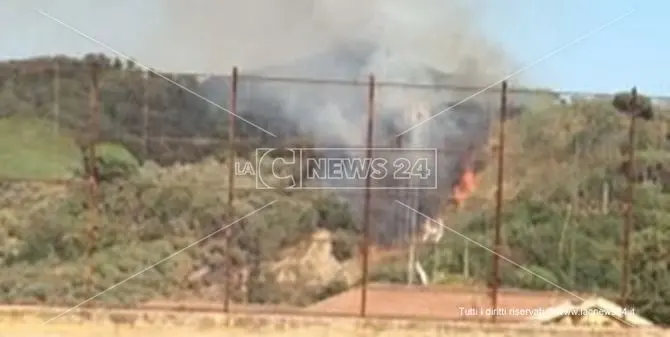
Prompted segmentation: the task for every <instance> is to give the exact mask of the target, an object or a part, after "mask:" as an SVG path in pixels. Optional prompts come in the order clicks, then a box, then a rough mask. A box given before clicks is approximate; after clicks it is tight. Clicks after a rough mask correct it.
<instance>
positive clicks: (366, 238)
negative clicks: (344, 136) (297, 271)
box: [361, 74, 375, 317]
mask: <svg viewBox="0 0 670 337" xmlns="http://www.w3.org/2000/svg"><path fill="white" fill-rule="evenodd" d="M374 115H375V76H374V75H372V74H370V79H369V86H368V129H367V135H366V137H367V139H366V148H367V151H366V152H367V153H366V156H367V157H368V158H372V146H373V142H372V140H373V130H374V118H375V116H374ZM371 183H372V182H371V177H370V175H367V176H366V177H365V201H364V204H363V247H362V253H363V275H362V285H361V317H365V314H366V307H367V295H368V268H369V265H368V264H369V263H370V261H369V259H370V256H369V252H370V251H369V249H370V215H371V214H370V199H372V193H371V192H372V191H371V190H370V186H371Z"/></svg>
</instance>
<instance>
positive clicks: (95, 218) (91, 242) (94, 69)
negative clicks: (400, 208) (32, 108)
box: [84, 60, 100, 290]
mask: <svg viewBox="0 0 670 337" xmlns="http://www.w3.org/2000/svg"><path fill="white" fill-rule="evenodd" d="M99 71H100V65H99V64H98V61H97V60H95V61H93V62H92V63H91V69H90V81H91V82H90V101H89V105H90V111H91V115H90V120H89V127H88V129H89V130H88V131H89V134H88V139H87V143H88V144H86V146H87V148H86V151H87V152H88V153H87V154H85V155H86V156H87V160H86V163H84V165H86V166H87V168H86V172H87V177H86V178H87V179H88V181H87V183H88V187H89V188H88V191H89V194H88V196H89V207H90V212H91V213H90V215H91V219H90V221H89V225H88V228H87V232H88V233H87V234H88V235H87V236H88V247H87V252H86V255H87V257H88V259H89V261H91V262H90V264H89V266H88V272H89V275H88V276H89V282H90V283H89V285H90V286H91V290H93V289H94V284H93V273H94V270H95V266H93V264H92V260H93V254H94V253H95V242H96V238H97V231H98V226H99V220H100V218H99V214H98V211H99V210H98V200H97V199H98V184H99V183H100V181H99V179H100V177H99V171H98V166H97V156H96V148H95V146H96V144H97V141H98V139H99V137H100V81H99Z"/></svg>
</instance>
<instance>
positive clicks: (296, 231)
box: [0, 56, 670, 324]
mask: <svg viewBox="0 0 670 337" xmlns="http://www.w3.org/2000/svg"><path fill="white" fill-rule="evenodd" d="M89 57H91V56H89ZM31 62H32V63H42V64H51V63H53V62H56V61H54V60H51V59H38V60H33V61H30V62H29V61H25V63H26V64H32V63H31ZM57 62H60V63H59V64H61V65H62V67H63V69H64V70H63V71H62V73H61V78H60V82H61V94H60V96H59V97H60V104H61V114H60V116H59V123H58V125H59V134H58V136H56V135H55V133H54V116H53V115H52V113H51V111H52V106H51V104H52V103H53V101H54V100H53V99H54V98H53V97H52V96H53V95H52V94H51V91H50V90H51V88H52V85H53V78H52V77H50V76H49V75H48V73H45V74H42V75H40V76H37V75H29V74H22V75H20V76H19V75H17V74H16V72H13V71H12V68H11V67H10V65H9V64H6V63H5V64H0V84H1V86H0V88H2V89H1V90H2V91H0V108H1V109H0V117H1V118H0V138H1V139H0V140H1V141H0V164H1V169H0V175H3V176H7V177H13V178H64V177H69V176H79V177H81V176H82V175H83V174H84V171H83V170H82V163H83V160H82V153H81V150H80V149H79V147H78V146H77V142H79V141H80V140H81V139H83V138H84V137H83V135H85V134H86V133H85V131H86V130H88V128H87V125H88V120H89V117H90V116H89V111H88V106H87V101H86V97H87V81H86V77H85V76H82V75H81V74H82V72H83V71H84V69H85V67H84V64H83V63H82V62H81V60H74V59H66V58H59V59H57ZM68 67H69V68H68ZM75 68H76V69H79V70H76V69H75ZM67 69H72V70H67ZM75 70H76V71H75ZM170 76H171V77H172V78H174V79H175V80H178V81H181V82H183V83H186V84H187V86H188V87H191V88H194V90H196V91H197V92H200V93H203V94H205V93H207V92H211V91H212V89H213V88H212V87H208V86H212V85H213V86H214V87H216V88H218V89H217V90H218V92H221V88H220V85H221V83H218V84H217V83H212V82H198V81H197V80H196V79H195V78H194V77H193V76H186V75H184V76H182V75H174V74H171V75H170ZM144 86H145V83H144V82H143V80H142V78H141V76H140V75H139V73H138V72H137V71H135V70H134V69H133V68H132V66H127V65H125V64H123V63H122V62H118V61H114V60H108V63H107V68H106V70H105V74H104V76H103V92H102V98H103V109H102V110H103V114H102V119H101V130H102V132H101V143H102V144H101V145H99V146H98V148H97V149H98V151H97V152H98V153H99V156H98V158H97V163H98V165H99V166H100V168H101V171H102V174H101V177H102V178H101V180H102V181H101V186H100V191H99V192H100V195H99V199H98V203H97V204H96V207H97V208H96V209H94V208H92V207H91V205H90V203H89V202H88V200H89V198H88V194H87V190H86V189H83V188H81V186H70V187H65V186H53V185H46V184H40V183H28V182H22V183H0V267H1V268H2V270H3V272H2V273H0V300H3V301H5V302H23V301H38V302H47V303H59V302H60V303H62V302H68V303H73V302H76V301H80V300H83V299H86V298H87V297H89V296H92V295H93V294H95V293H96V292H97V291H100V290H103V289H105V288H106V287H108V286H111V285H112V284H114V282H118V281H120V280H123V279H124V278H126V277H128V276H129V275H132V274H134V273H136V272H137V271H139V270H142V269H143V268H145V267H146V266H148V265H151V264H153V263H155V262H156V261H158V260H160V259H161V258H163V257H166V256H169V255H170V254H172V253H173V252H174V251H176V250H178V249H181V248H182V247H185V246H187V245H189V244H191V243H192V242H194V241H196V240H198V239H199V238H202V237H204V236H207V235H209V234H211V233H212V232H214V231H216V230H217V229H220V228H221V226H223V224H225V223H229V222H230V221H232V220H233V219H236V218H239V217H241V216H244V215H246V214H248V213H249V212H251V211H253V210H254V209H256V208H258V207H261V206H263V205H265V204H267V203H269V202H272V201H275V203H274V204H273V205H271V206H270V207H268V209H267V210H263V211H262V212H259V213H258V214H255V215H253V216H251V217H249V218H246V219H244V220H243V221H241V222H240V224H239V226H237V225H236V226H234V230H233V238H232V241H231V247H230V249H231V251H232V252H233V254H232V255H233V261H232V263H233V265H234V274H235V275H236V276H239V278H237V279H238V280H239V279H244V277H243V276H246V281H245V282H242V281H236V282H237V283H236V284H235V287H233V289H235V291H234V294H232V295H233V297H234V298H235V299H236V300H237V301H242V300H243V299H245V300H248V301H250V302H260V303H267V302H282V303H292V304H305V303H309V302H310V301H314V300H316V299H317V298H322V297H323V296H325V294H324V292H329V291H330V290H329V289H332V288H333V287H332V285H333V284H325V283H324V284H316V283H314V282H312V283H310V282H308V281H311V280H301V281H305V283H304V284H310V286H309V287H308V286H305V287H303V286H300V287H296V286H295V284H288V285H287V284H286V283H282V282H279V281H278V280H276V279H274V278H273V275H272V273H270V272H269V271H268V270H267V269H266V268H264V267H263V266H265V265H267V263H266V262H272V260H273V259H275V258H276V257H278V256H281V255H282V254H281V252H282V251H284V250H285V249H286V248H289V247H294V246H295V245H296V244H297V243H298V242H300V241H301V240H303V239H304V238H305V237H307V236H308V235H309V234H310V233H312V232H314V231H315V230H317V229H319V228H320V229H327V230H328V231H330V232H331V233H333V237H334V241H335V242H334V246H335V250H336V251H335V252H334V255H336V257H337V258H338V259H339V260H347V259H350V258H351V257H352V255H354V254H356V251H357V248H356V244H357V243H358V242H359V241H358V240H359V239H358V234H359V229H358V228H359V226H358V225H359V224H357V223H355V221H354V220H353V218H354V216H353V215H352V214H350V211H349V208H350V207H349V205H347V204H346V203H344V202H343V201H342V200H341V199H339V198H336V197H335V196H334V195H332V194H330V193H325V192H324V191H299V192H289V191H282V190H269V191H260V190H254V189H253V187H254V186H255V181H254V180H253V179H252V178H250V177H236V179H235V184H236V186H237V187H239V189H238V190H237V192H236V194H235V202H234V204H233V208H232V209H231V208H229V207H228V206H227V200H228V192H227V187H228V177H227V167H228V166H227V163H228V160H230V157H229V153H227V152H226V151H224V149H225V148H226V143H225V142H224V141H218V140H225V139H226V129H227V116H226V115H225V114H222V113H219V112H218V111H213V110H212V109H211V107H208V105H207V104H202V102H201V101H200V99H198V98H197V97H194V96H192V95H190V96H189V95H185V94H184V93H183V92H179V91H178V90H176V89H175V87H174V86H173V85H171V84H169V83H167V82H166V81H164V80H162V79H159V78H151V79H150V80H149V81H148V82H147V83H146V87H147V88H148V89H149V90H148V96H149V97H150V98H149V107H148V110H149V116H150V118H151V123H150V124H149V125H150V126H149V130H148V131H149V133H150V134H151V135H152V136H154V137H155V138H153V139H150V140H148V141H147V143H146V144H145V143H144V139H143V135H144V131H145V130H143V129H142V117H141V116H142V114H143V113H142V112H143V108H144V106H143V101H142V97H143V91H142V88H143V87H144ZM545 97H546V96H545ZM219 100H220V102H221V104H226V103H227V101H226V100H227V98H226V96H225V95H223V97H219ZM246 108H248V109H249V111H245V114H246V115H245V116H251V117H249V118H251V119H252V120H253V121H255V122H258V123H259V124H260V125H275V124H276V123H280V122H282V121H281V120H279V119H276V118H278V117H276V116H274V115H272V114H267V115H266V116H269V117H267V118H266V117H263V114H261V113H257V114H256V112H258V111H254V110H253V108H254V107H253V106H251V107H248V106H247V107H246ZM656 112H657V114H656V116H655V117H654V119H653V120H651V121H642V120H641V121H640V123H639V129H638V141H637V142H636V145H635V146H636V150H637V153H638V162H637V163H636V167H637V168H638V170H637V173H638V174H636V181H637V184H636V188H635V192H636V202H635V209H634V210H635V212H634V232H633V237H632V242H633V246H632V248H631V256H632V259H631V261H632V262H631V267H632V279H633V283H632V285H631V299H632V304H633V305H634V306H635V308H636V309H639V311H640V313H642V314H643V315H645V316H647V317H649V318H651V319H653V320H655V321H657V322H662V323H666V324H670V274H669V273H668V271H669V270H670V255H668V253H667V252H668V248H667V247H670V234H669V233H670V158H669V156H668V153H669V152H668V151H669V150H670V144H669V143H670V142H669V141H668V139H669V137H668V129H667V126H668V121H669V120H670V114H669V112H668V111H662V110H660V109H657V111H656ZM264 118H265V119H264ZM270 118H275V119H272V120H269V119H270ZM273 123H274V124H273ZM627 123H628V118H627V117H626V116H624V115H623V114H621V113H619V112H617V111H615V110H614V108H613V107H612V104H611V99H610V98H604V99H597V98H583V99H573V100H572V101H571V102H569V103H562V104H559V103H556V102H549V101H547V102H541V103H540V102H539V101H538V102H535V103H533V104H532V105H530V106H526V107H525V108H524V109H523V112H522V113H521V114H520V115H519V116H517V117H516V118H514V119H512V120H510V121H508V122H507V124H506V128H507V140H506V145H507V146H506V163H507V164H506V167H505V177H504V199H505V204H504V209H503V211H504V214H503V215H504V223H503V237H504V247H503V249H504V253H505V256H507V257H509V258H510V259H511V260H513V261H514V262H515V263H517V264H519V265H522V266H524V268H525V269H520V268H519V267H518V266H514V265H512V264H509V263H504V264H503V268H502V269H503V273H502V274H503V283H504V284H505V285H506V286H512V287H521V288H531V289H555V288H556V285H559V286H560V287H563V288H565V289H570V290H571V291H576V292H593V293H599V294H602V295H606V296H616V294H617V291H618V289H619V282H620V270H619V269H620V261H621V260H620V255H619V243H620V238H619V236H620V232H621V228H622V222H623V217H622V214H623V210H624V208H625V201H626V199H625V195H626V194H625V191H626V184H625V177H624V175H623V172H624V170H623V169H622V167H625V165H626V162H625V160H626V153H627V151H628V145H627ZM282 125H284V124H282ZM291 127H292V126H291V125H289V126H288V127H287V129H290V128H291ZM493 131H494V134H495V131H496V130H493ZM299 136H305V135H301V134H297V133H293V134H289V135H288V137H299ZM188 137H191V138H193V137H198V139H199V141H191V142H185V141H179V139H181V140H183V139H184V138H188ZM175 139H176V140H175ZM305 141H307V142H309V141H310V140H309V139H306V140H305ZM263 142H268V140H267V139H263V138H262V137H259V135H258V134H255V133H254V132H253V131H252V130H249V128H247V129H245V128H244V127H240V132H239V134H238V143H239V144H240V147H239V149H238V152H239V158H238V160H240V161H241V164H243V161H245V160H249V161H251V162H253V161H255V160H256V158H255V157H254V155H253V151H251V149H253V148H254V147H255V146H257V145H258V144H263ZM495 142H496V140H495V139H490V140H489V141H488V145H487V146H485V147H483V148H481V149H478V151H477V152H478V153H477V154H476V155H477V157H479V158H484V159H485V161H486V162H487V165H484V166H485V167H484V168H483V170H482V171H481V172H479V173H478V177H477V181H478V186H477V188H476V190H475V191H474V193H473V195H472V196H471V197H470V198H469V199H468V200H467V201H466V203H465V206H464V209H463V210H462V211H460V212H453V211H449V210H445V212H444V215H445V216H444V217H445V224H447V225H449V226H452V227H453V228H454V229H456V230H458V231H459V233H461V234H463V235H466V236H468V237H470V238H471V239H473V240H475V241H477V242H479V243H481V244H482V245H484V246H486V247H492V244H491V243H492V240H491V239H492V230H493V209H494V205H495V204H494V195H495V182H496V167H495V163H494V162H493V159H492V158H495V156H494V155H495V151H496V144H495ZM145 145H146V146H145ZM265 169H267V168H265ZM289 169H291V168H289ZM261 171H263V169H261ZM267 173H268V172H265V171H263V172H261V174H267ZM395 206H397V205H394V206H393V207H395ZM398 207H400V206H398ZM385 211H389V212H390V211H395V210H392V209H391V206H389V208H388V209H387V210H385ZM92 224H98V225H99V226H98V227H97V231H96V232H95V235H94V236H91V231H90V228H91V225H92ZM227 248H228V247H226V245H225V242H224V240H223V239H222V237H221V235H220V233H219V234H217V235H214V236H213V237H212V238H211V239H209V240H206V241H205V242H203V243H201V244H199V245H197V246H196V247H193V248H192V249H189V250H187V251H185V252H184V253H183V254H180V255H178V256H177V257H175V258H174V259H170V261H168V262H166V263H164V264H161V265H160V266H158V267H157V268H156V269H154V270H151V271H149V272H146V273H143V274H142V275H140V276H138V277H137V278H136V279H134V280H133V281H131V282H128V283H127V284H124V285H123V286H120V287H118V289H115V290H114V291H110V292H109V293H107V294H105V295H104V296H101V297H100V298H97V299H96V300H97V301H108V302H124V303H137V302H138V301H141V300H148V299H156V298H174V297H179V296H180V297H188V298H198V299H209V300H216V301H220V300H221V291H222V284H221V279H222V277H223V276H222V266H223V264H224V260H223V258H224V253H223V252H224V251H225V249H227ZM419 253H420V254H419V255H420V257H421V261H422V262H423V264H424V268H425V269H426V270H427V271H428V272H429V274H431V276H433V278H432V279H433V280H434V281H435V282H441V283H450V282H452V281H453V280H454V279H458V280H463V279H465V280H466V281H468V282H480V283H481V282H486V281H488V279H489V277H490V259H491V254H490V252H489V251H487V250H485V249H481V247H477V245H474V244H472V243H470V244H466V241H465V240H463V238H462V237H460V236H458V235H452V234H450V233H449V232H447V233H446V234H445V237H444V239H443V240H442V242H441V243H440V244H439V245H438V249H437V251H436V252H435V251H433V249H432V248H430V247H426V248H422V249H421V250H420V252H419ZM405 265H406V262H405V261H397V262H396V263H390V264H384V265H382V266H380V267H379V268H376V269H375V270H374V277H375V280H383V281H393V282H403V281H405V274H404V268H405ZM88 266H93V268H92V269H89V268H88ZM201 270H209V271H210V272H209V273H206V274H207V275H206V276H203V277H197V278H195V280H193V275H194V273H195V272H196V271H201ZM529 270H530V273H529ZM298 274H299V273H298ZM533 274H536V275H533ZM537 275H539V276H540V277H538V276H537ZM331 281H333V282H336V281H338V280H331ZM548 281H550V282H548ZM243 283H244V284H243ZM551 283H554V285H552V284H551ZM278 289H281V290H282V291H278ZM287 293H289V294H287ZM277 294H283V295H281V296H278V295H277Z"/></svg>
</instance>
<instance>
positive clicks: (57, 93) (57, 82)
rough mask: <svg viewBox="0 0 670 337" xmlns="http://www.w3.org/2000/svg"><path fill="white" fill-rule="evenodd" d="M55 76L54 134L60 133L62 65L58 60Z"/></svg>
mask: <svg viewBox="0 0 670 337" xmlns="http://www.w3.org/2000/svg"><path fill="white" fill-rule="evenodd" d="M53 76H54V78H53V114H54V115H53V118H54V134H55V135H58V134H59V133H60V65H59V64H58V61H55V62H54V68H53Z"/></svg>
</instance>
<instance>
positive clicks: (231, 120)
mask: <svg viewBox="0 0 670 337" xmlns="http://www.w3.org/2000/svg"><path fill="white" fill-rule="evenodd" d="M237 82H238V75H237V67H233V74H232V79H231V85H230V107H229V108H230V112H231V113H229V114H228V151H229V153H228V204H227V206H228V212H229V214H231V216H230V219H229V221H233V220H232V219H233V217H234V216H235V214H234V212H233V201H234V197H235V157H236V155H235V150H236V148H235V122H236V121H235V115H237ZM224 235H225V245H226V259H225V260H226V262H225V263H226V266H225V270H226V279H225V281H224V282H225V294H224V296H225V297H224V300H223V311H224V312H226V313H228V312H230V289H232V287H231V278H232V276H233V275H232V270H231V269H232V267H233V263H232V262H233V261H232V254H231V249H230V245H231V236H232V235H231V232H230V228H226V229H225V230H224Z"/></svg>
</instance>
